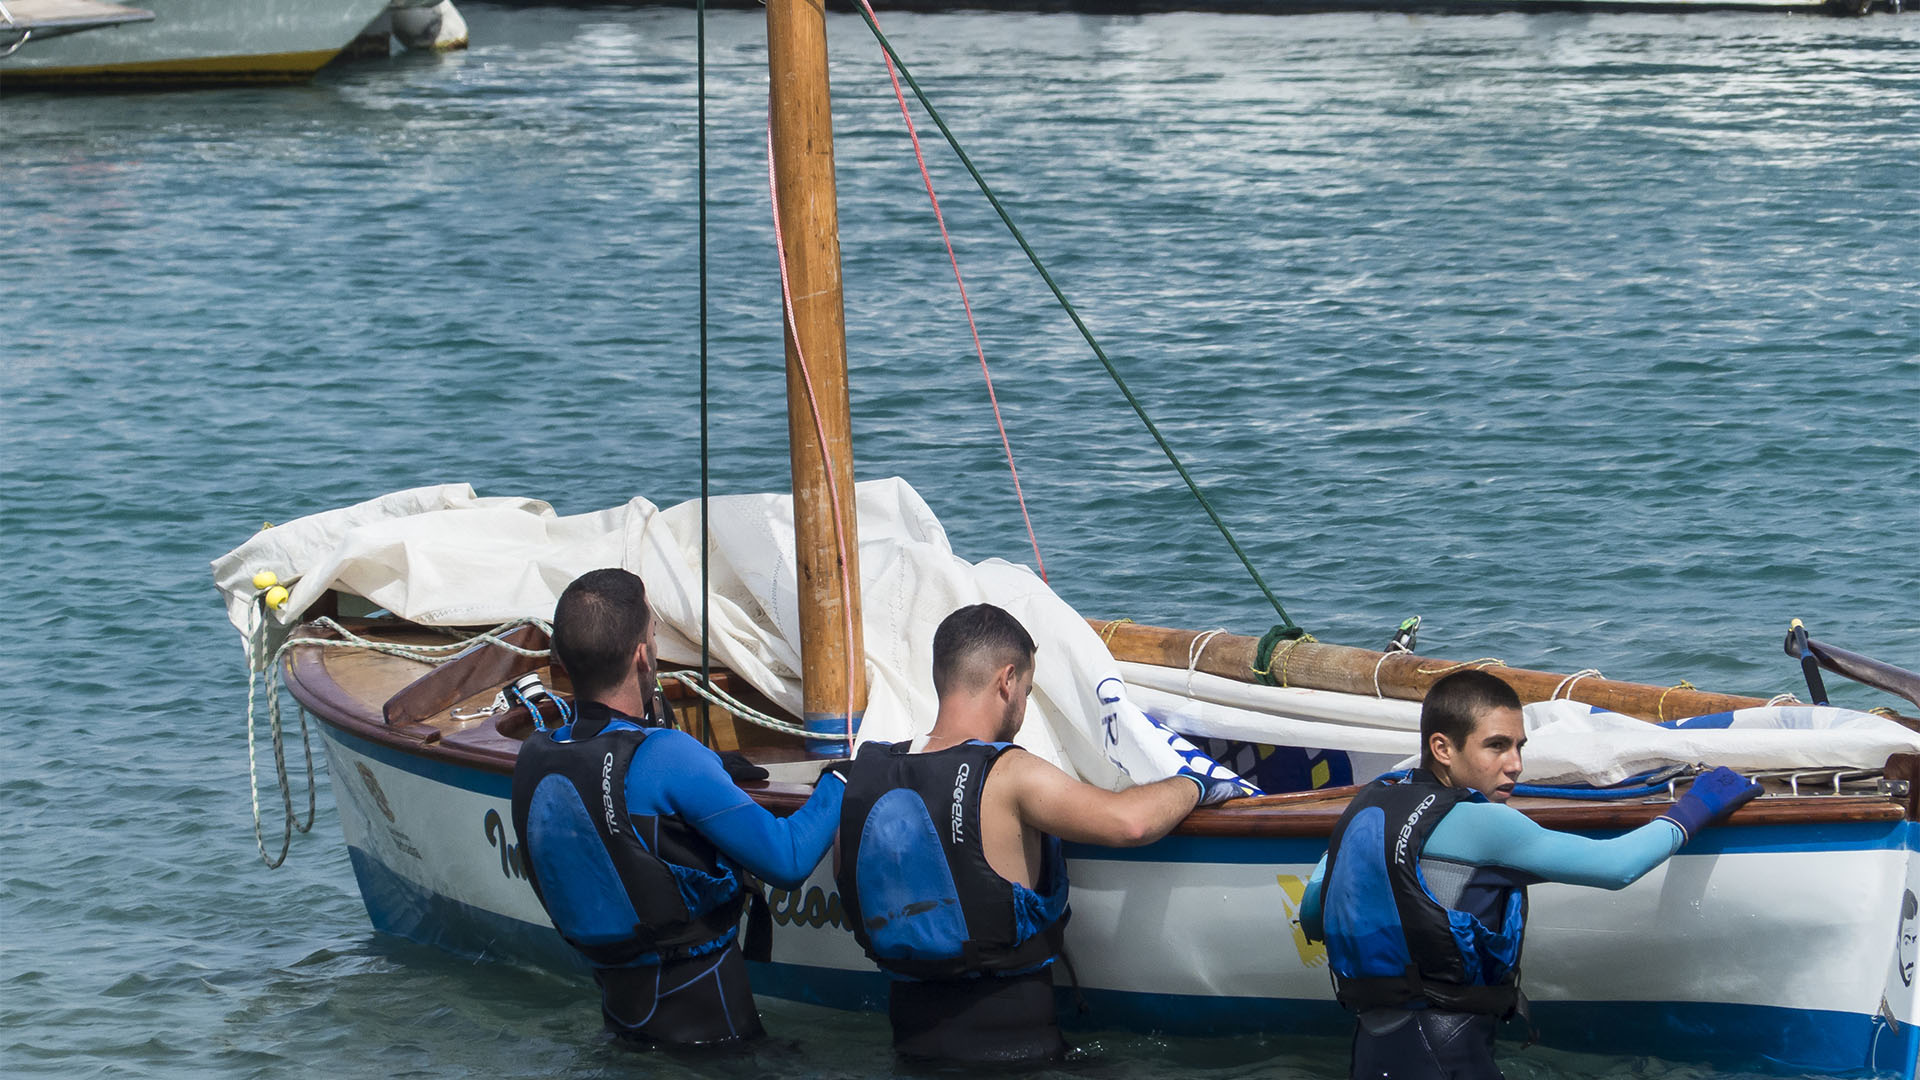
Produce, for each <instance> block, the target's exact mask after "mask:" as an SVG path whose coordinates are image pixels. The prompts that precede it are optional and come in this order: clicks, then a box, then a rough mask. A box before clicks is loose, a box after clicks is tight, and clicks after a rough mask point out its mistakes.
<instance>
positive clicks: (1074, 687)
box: [213, 479, 1232, 790]
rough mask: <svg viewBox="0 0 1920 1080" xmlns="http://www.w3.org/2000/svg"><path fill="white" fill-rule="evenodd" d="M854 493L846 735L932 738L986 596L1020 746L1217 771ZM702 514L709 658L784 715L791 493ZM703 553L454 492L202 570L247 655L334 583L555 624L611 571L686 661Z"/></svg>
mask: <svg viewBox="0 0 1920 1080" xmlns="http://www.w3.org/2000/svg"><path fill="white" fill-rule="evenodd" d="M855 499H856V503H857V514H858V518H859V522H858V529H859V537H860V572H861V574H860V576H861V599H862V630H863V634H864V639H865V645H866V671H867V682H868V688H869V690H868V700H867V708H866V714H865V719H864V721H863V723H862V727H861V729H860V739H861V741H867V740H870V739H880V740H885V741H894V740H899V739H905V738H911V737H913V736H915V735H919V734H922V733H924V732H925V731H927V730H928V729H929V728H931V727H932V724H933V718H934V714H935V711H936V708H935V707H936V702H935V699H934V695H933V685H932V676H931V672H932V666H933V657H932V643H933V631H934V629H935V627H937V626H938V625H939V623H940V620H942V619H943V618H945V617H946V616H947V614H948V613H950V612H951V611H953V610H954V609H955V608H957V607H961V606H964V605H966V604H972V603H979V602H983V601H988V602H992V603H995V604H998V605H999V606H1001V607H1003V608H1006V609H1007V610H1008V611H1010V612H1012V613H1013V615H1014V616H1015V617H1016V618H1018V619H1019V620H1020V621H1021V623H1022V624H1023V625H1025V626H1026V628H1027V630H1028V631H1029V632H1030V633H1032V635H1033V637H1034V640H1035V641H1037V642H1039V643H1040V648H1039V653H1038V656H1037V658H1036V661H1037V662H1036V670H1035V674H1034V690H1033V698H1032V700H1031V702H1030V704H1029V707H1028V718H1027V723H1026V726H1025V727H1024V728H1023V729H1022V731H1021V733H1020V739H1019V741H1020V743H1021V744H1022V745H1023V746H1026V747H1027V748H1028V749H1030V750H1032V751H1034V752H1035V753H1038V754H1040V755H1041V756H1042V757H1045V758H1047V759H1048V760H1049V761H1052V762H1054V763H1055V764H1057V765H1060V766H1061V767H1062V768H1065V769H1067V770H1068V771H1070V772H1072V773H1074V774H1076V775H1078V776H1080V777H1081V778H1083V779H1085V780H1087V781H1089V782H1091V783H1095V784H1100V785H1102V786H1104V787H1108V788H1113V789H1116V790H1117V789H1119V788H1122V787H1125V786H1127V785H1128V784H1130V783H1138V782H1145V781H1148V780H1154V779H1160V778H1163V777H1166V776H1170V775H1172V774H1173V773H1174V772H1175V771H1177V770H1179V769H1181V768H1182V767H1188V768H1200V769H1201V770H1203V771H1211V772H1212V773H1213V775H1215V776H1216V778H1220V779H1230V778H1232V774H1231V773H1229V772H1226V771H1225V770H1224V769H1219V767H1218V766H1214V765H1212V763H1211V762H1208V761H1206V760H1205V759H1204V758H1203V757H1197V756H1196V753H1197V752H1195V751H1194V750H1193V748H1192V747H1191V745H1190V744H1188V743H1186V741H1185V740H1183V739H1179V738H1178V737H1177V736H1171V735H1170V733H1168V732H1166V731H1164V730H1163V729H1160V728H1158V727H1156V726H1155V725H1154V724H1153V723H1152V721H1150V720H1148V719H1147V717H1146V715H1145V714H1144V713H1143V712H1141V711H1140V710H1139V709H1138V708H1136V707H1135V706H1134V705H1133V704H1132V703H1131V702H1130V701H1128V700H1127V699H1126V697H1125V695H1124V693H1120V694H1115V693H1114V692H1113V688H1114V687H1117V686H1120V685H1122V684H1121V682H1120V678H1119V669H1118V665H1117V664H1116V663H1115V662H1114V660H1113V657H1112V656H1111V655H1110V654H1109V653H1108V652H1107V650H1106V648H1105V646H1104V645H1103V644H1102V643H1101V641H1100V639H1099V637H1098V636H1097V635H1096V634H1094V632H1093V631H1092V630H1091V629H1090V628H1089V627H1088V626H1087V624H1086V622H1085V621H1084V620H1083V619H1081V618H1080V616H1079V615H1077V614H1076V613H1075V612H1074V610H1073V609H1072V608H1071V607H1069V606H1068V605H1067V604H1066V602H1065V601H1063V600H1061V599H1060V598H1059V597H1058V596H1056V595H1054V593H1053V591H1052V590H1051V589H1049V588H1048V587H1047V586H1046V584H1045V583H1044V582H1042V581H1041V580H1040V579H1039V578H1038V577H1036V576H1034V574H1033V573H1032V572H1031V571H1030V570H1028V569H1027V568H1026V567H1023V566H1016V565H1014V564H1012V563H1007V562H1003V561H1001V560H998V559H990V560H987V561H985V562H982V563H969V562H967V561H965V560H964V559H961V558H959V557H957V556H955V555H954V554H953V551H952V548H951V547H950V546H949V545H948V543H947V536H946V531H945V530H944V529H942V528H941V526H940V522H939V520H938V519H937V518H935V517H934V515H933V512H932V511H931V510H930V509H928V508H927V505H926V503H925V502H923V501H922V500H921V498H920V496H919V494H918V493H917V492H915V491H914V490H913V488H912V487H911V486H909V485H908V484H907V483H906V482H905V481H903V480H899V479H889V480H875V481H869V482H866V483H862V484H859V485H858V486H857V488H856V493H855ZM710 512H711V518H712V525H711V533H712V537H713V545H712V549H711V559H710V564H711V565H710V570H711V580H712V600H711V611H710V619H711V623H710V632H709V642H710V647H711V649H712V652H713V656H714V660H715V661H716V663H718V664H720V665H722V666H725V667H727V668H730V669H732V670H733V671H734V672H735V673H737V674H738V675H740V676H741V677H742V678H744V679H746V680H747V682H749V683H751V684H752V685H753V686H754V687H756V688H757V689H759V690H760V691H761V692H763V693H765V694H766V695H767V696H768V697H770V698H772V699H773V700H774V701H775V702H777V703H779V704H780V705H781V706H782V707H783V708H786V709H787V710H788V711H790V712H793V713H795V714H798V713H799V712H800V711H801V697H800V647H799V642H800V613H799V597H798V590H797V588H796V585H795V580H796V579H795V570H794V566H795V562H794V539H793V501H792V498H791V497H790V496H786V495H740V496H727V497H723V498H718V499H714V500H712V502H711V504H710ZM700 543H701V540H700V506H699V503H698V502H687V503H682V504H680V505H678V506H673V507H669V508H667V509H665V510H661V509H659V508H657V507H655V506H654V505H653V504H652V503H650V502H648V501H647V500H645V499H638V498H636V499H634V500H633V501H631V502H629V503H627V504H626V505H625V506H621V507H615V508H612V509H609V510H603V511H599V512H597V513H591V514H581V515H576V516H572V517H560V516H557V515H556V514H555V513H554V512H553V508H552V507H551V506H549V505H548V504H546V503H544V502H539V501H537V500H532V499H498V498H494V499H482V498H478V497H476V496H475V494H474V492H473V489H472V488H471V487H469V486H467V485H464V484H455V485H444V486H440V487H431V488H416V489H413V490H410V491H401V492H395V493H393V494H391V495H386V496H383V497H381V498H378V499H374V500H370V501H368V502H365V503H361V504H359V505H356V506H352V507H347V508H345V509H341V510H334V511H329V512H326V513H322V514H316V515H313V516H311V517H306V518H301V519H299V520H298V521H294V522H289V523H288V524H285V525H281V526H278V527H275V528H271V529H265V530H262V531H261V532H260V533H258V534H256V535H255V536H254V537H253V538H252V539H250V540H248V541H247V542H246V543H245V544H243V545H241V546H240V547H239V548H237V549H235V550H234V551H233V552H231V553H229V554H227V555H226V556H223V557H222V558H221V559H219V560H217V561H216V562H215V563H214V565H213V571H214V579H215V582H216V584H217V585H218V586H219V587H220V589H221V591H222V592H223V593H225V594H226V599H227V611H228V616H229V618H230V619H231V620H232V622H233V624H234V626H235V627H236V628H238V629H239V631H240V633H241V636H242V639H243V641H245V642H246V647H247V649H248V650H249V659H250V660H253V661H255V662H257V661H258V659H259V652H260V651H261V650H262V649H264V648H268V647H271V646H272V644H274V643H275V642H276V641H277V640H278V637H279V635H282V634H284V633H285V632H286V630H287V628H289V627H291V626H292V625H293V624H294V623H296V622H298V621H299V618H300V614H301V613H302V612H304V611H305V610H306V609H307V608H308V607H309V606H311V605H312V604H313V603H314V601H316V600H318V599H319V598H320V597H321V595H322V594H323V593H324V592H325V591H326V590H327V589H330V588H335V589H341V590H344V591H346V592H350V593H353V594H356V595H359V596H362V597H364V598H366V599H367V600H369V601H371V602H372V603H374V604H376V605H378V606H380V607H382V608H385V609H386V610H388V611H390V612H392V613H393V614H395V615H398V616H400V617H402V618H405V619H410V620H413V621H415V622H420V623H425V624H429V625H462V626H472V625H484V624H493V623H500V622H506V621H509V620H512V619H519V618H528V617H538V618H550V617H551V616H552V614H553V606H554V602H555V601H556V600H557V599H558V597H559V595H560V592H561V591H562V590H563V589H565V588H566V586H567V584H568V583H569V582H571V581H572V580H573V579H574V578H576V577H578V576H579V575H580V574H583V573H585V572H587V571H589V570H593V569H597V568H600V567H605V566H621V567H625V568H627V569H629V570H632V571H634V572H635V573H637V574H639V575H640V577H641V578H642V579H643V580H644V581H645V582H646V583H647V595H648V600H649V601H650V603H651V605H652V607H653V610H654V613H655V614H656V615H658V616H659V617H660V621H661V624H662V625H661V627H660V632H659V646H660V653H661V657H662V658H663V659H664V660H667V661H669V662H677V663H689V664H690V663H697V662H698V661H699V659H700V651H699V640H700V614H701V613H700ZM262 570H270V571H273V572H274V574H275V575H276V576H277V577H278V578H279V579H280V581H281V582H282V583H284V584H286V585H287V586H288V587H289V589H290V596H289V598H288V601H287V603H286V604H284V605H283V606H282V607H281V609H280V610H279V611H277V612H272V613H269V612H267V611H266V609H265V608H264V606H263V605H262V604H260V602H259V600H258V592H259V590H257V589H255V588H254V586H253V577H254V575H255V574H256V573H258V572H260V571H262ZM263 631H265V633H263ZM1103 691H1104V697H1103Z"/></svg>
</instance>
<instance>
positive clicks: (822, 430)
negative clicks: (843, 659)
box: [767, 97, 853, 757]
mask: <svg viewBox="0 0 1920 1080" xmlns="http://www.w3.org/2000/svg"><path fill="white" fill-rule="evenodd" d="M767 193H768V195H769V196H770V197H771V199H772V203H773V245H774V249H775V251H776V252H777V253H778V254H779V256H780V300H781V303H782V304H783V305H784V306H785V308H786V312H787V331H788V333H789V334H790V335H791V336H792V338H793V358H794V361H795V362H796V363H798V364H799V366H800V379H801V381H802V382H804V383H806V387H807V411H808V412H810V413H812V414H813V431H814V434H815V436H817V437H818V438H819V440H820V464H821V467H822V468H823V469H824V470H825V472H826V474H827V498H828V499H829V500H830V501H831V502H832V503H833V536H834V541H835V543H836V544H837V545H838V554H839V559H840V612H841V615H842V616H844V618H845V620H846V633H847V650H846V652H847V711H846V713H845V717H844V719H845V721H846V740H847V756H848V757H852V756H853V579H852V576H851V575H850V573H849V572H848V567H847V560H848V550H847V529H846V524H845V523H844V522H843V521H842V520H841V514H840V482H839V481H838V480H836V479H835V478H834V475H833V447H832V446H830V445H828V444H827V428H826V424H825V423H824V422H822V421H821V419H820V402H819V401H818V400H817V397H816V395H815V394H814V392H813V373H812V372H811V371H810V370H808V368H807V357H806V353H805V352H804V351H802V349H801V347H800V320H799V319H798V318H797V317H795V315H794V313H793V286H792V284H791V282H790V281H789V280H788V275H787V239H786V234H785V233H783V232H782V231H781V228H780V179H779V177H778V176H776V175H775V174H774V168H773V99H772V97H768V99H767ZM794 486H795V491H794V498H795V500H796V503H795V507H794V509H795V513H796V515H797V514H798V511H799V506H798V502H797V500H798V498H799V495H800V492H799V490H798V488H799V485H798V484H796V485H794ZM814 737H815V738H818V737H819V733H818V732H816V733H815V735H814Z"/></svg>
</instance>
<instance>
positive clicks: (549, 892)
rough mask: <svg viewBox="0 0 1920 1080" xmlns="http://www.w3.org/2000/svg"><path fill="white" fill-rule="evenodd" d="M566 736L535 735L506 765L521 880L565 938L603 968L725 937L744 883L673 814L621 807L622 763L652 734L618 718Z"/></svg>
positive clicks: (688, 950) (682, 952) (735, 922)
mask: <svg viewBox="0 0 1920 1080" xmlns="http://www.w3.org/2000/svg"><path fill="white" fill-rule="evenodd" d="M592 708H593V706H592V705H591V704H589V705H587V706H585V707H584V708H583V710H582V711H583V713H585V712H587V711H588V710H590V709H592ZM596 719H597V718H596ZM572 735H573V725H569V726H567V727H563V728H560V729H559V730H557V731H553V732H546V731H536V732H534V733H533V734H532V735H529V736H528V737H527V740H526V742H525V743H524V744H523V745H522V746H521V747H520V756H519V759H518V760H517V761H516V762H515V763H514V767H513V828H514V831H515V832H516V833H517V834H518V835H519V836H520V839H521V844H522V847H523V850H524V853H525V860H524V862H525V865H526V871H527V880H528V881H529V882H531V883H532V885H533V891H534V894H535V895H536V896H538V897H539V898H540V903H541V906H543V907H545V908H546V909H547V915H548V916H549V917H550V918H552V919H553V925H554V928H555V929H557V930H559V931H560V936H561V937H563V938H565V939H566V941H567V943H568V944H569V945H572V946H573V947H574V948H575V949H578V950H579V951H580V953H581V954H582V955H583V956H585V957H586V958H587V960H588V961H589V962H591V963H593V964H595V965H596V966H599V967H625V966H629V965H636V964H654V963H659V962H661V961H663V960H674V959H679V958H682V957H686V956H691V955H697V954H699V953H702V952H706V951H709V950H710V949H711V948H712V947H713V946H714V945H715V944H716V943H718V942H721V941H723V940H725V939H728V938H731V937H732V935H733V934H734V932H735V931H736V929H737V928H738V926H739V922H740V911H741V907H742V905H743V904H745V902H746V890H745V889H743V888H742V887H741V884H740V881H739V878H738V876H737V875H735V873H734V872H733V870H732V868H731V867H729V866H728V865H726V863H724V862H723V861H722V860H721V858H720V852H719V850H718V849H716V848H715V847H714V846H713V844H712V842H711V841H709V840H707V838H706V837H704V836H701V835H700V834H699V833H698V832H696V831H695V830H694V829H693V828H692V827H690V826H689V825H687V823H686V822H684V821H681V820H680V819H679V818H677V817H673V816H654V815H629V814H628V813H627V768H628V766H629V765H631V764H632V762H633V755H634V751H636V750H638V749H639V748H640V744H641V743H642V742H644V741H645V740H646V738H647V736H648V729H647V728H645V727H642V726H640V725H639V724H637V723H635V722H633V721H632V720H631V719H630V718H628V717H624V716H621V715H619V714H617V713H614V714H611V716H610V718H609V719H608V720H607V723H606V727H605V728H604V729H602V730H601V731H600V732H599V733H598V734H595V735H593V736H591V737H589V738H583V739H578V740H575V739H573V737H572ZM683 880H684V882H685V883H686V885H687V886H688V887H686V888H683Z"/></svg>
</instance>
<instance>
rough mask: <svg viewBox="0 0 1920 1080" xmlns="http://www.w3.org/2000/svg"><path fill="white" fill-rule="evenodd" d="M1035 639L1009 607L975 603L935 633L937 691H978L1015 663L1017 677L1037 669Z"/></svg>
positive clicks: (954, 614)
mask: <svg viewBox="0 0 1920 1080" xmlns="http://www.w3.org/2000/svg"><path fill="white" fill-rule="evenodd" d="M1033 650H1034V644H1033V636H1032V635H1030V634H1028V633H1027V628H1026V627H1024V626H1021V625H1020V620H1019V619H1016V618H1014V617H1013V616H1012V615H1010V614H1008V613H1007V611H1006V609H1005V608H999V607H995V606H994V605H992V604H971V605H969V606H967V607H963V608H961V609H960V610H959V611H956V612H954V613H953V614H951V615H949V616H947V617H946V618H945V619H942V620H941V621H940V628H939V629H938V630H935V631H934V632H933V692H934V693H935V694H936V695H938V696H940V697H945V696H946V695H947V691H948V690H949V689H954V690H977V689H979V688H980V686H981V685H983V683H984V680H985V679H986V678H988V677H990V676H991V675H993V674H994V673H996V672H998V671H999V670H1000V669H1001V668H1003V667H1006V666H1007V665H1009V664H1011V665H1012V666H1013V670H1014V674H1016V675H1024V674H1026V673H1027V672H1028V671H1031V670H1033Z"/></svg>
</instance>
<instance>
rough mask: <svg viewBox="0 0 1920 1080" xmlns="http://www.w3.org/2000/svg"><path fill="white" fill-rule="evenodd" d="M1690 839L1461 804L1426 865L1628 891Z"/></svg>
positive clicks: (1651, 829) (1662, 824) (1660, 828)
mask: <svg viewBox="0 0 1920 1080" xmlns="http://www.w3.org/2000/svg"><path fill="white" fill-rule="evenodd" d="M1686 839H1687V835H1686V833H1684V832H1682V831H1681V829H1680V826H1678V825H1675V824H1674V823H1673V822H1671V821H1668V820H1666V819H1665V818H1656V819H1654V820H1653V821H1650V822H1648V823H1647V824H1645V825H1642V826H1640V827H1639V828H1637V829H1635V830H1633V831H1632V832H1630V833H1627V834H1626V835H1625V836H1617V837H1614V838H1613V839H1611V840H1594V839H1590V838H1588V837H1585V836H1578V835H1575V834H1573V833H1565V832H1558V831H1555V830H1553V829H1549V828H1546V827H1545V826H1542V825H1538V824H1536V823H1535V822H1534V821H1533V819H1531V818H1529V817H1527V816H1526V815H1525V814H1522V813H1521V812H1520V811H1518V810H1515V809H1514V808H1513V807H1511V806H1505V805H1502V804H1500V803H1491V802H1485V803H1478V802H1469V803H1461V804H1459V805H1457V806H1455V807H1454V808H1453V809H1452V810H1451V811H1449V812H1448V814H1447V816H1446V817H1445V818H1442V819H1441V821H1440V824H1439V825H1437V826H1435V827H1434V830H1433V835H1432V836H1430V837H1428V838H1427V846H1426V848H1425V850H1424V851H1422V852H1421V856H1422V857H1423V858H1431V859H1444V860H1447V861H1449V862H1458V863H1467V864H1470V865H1474V866H1500V867H1505V868H1506V869H1509V870H1514V871H1518V872H1519V873H1521V874H1523V875H1526V876H1529V877H1531V878H1533V879H1535V880H1538V881H1557V882H1562V883H1565V884H1568V885H1588V886H1593V887H1595V888H1601V889H1624V888H1626V887H1627V886H1629V885H1631V884H1633V883H1634V882H1636V881H1638V880H1640V878H1641V877H1643V876H1645V875H1646V873H1647V871H1649V870H1652V869H1653V868H1654V867H1656V866H1659V865H1660V864H1661V863H1662V862H1665V861H1666V860H1667V859H1668V858H1670V857H1671V856H1672V855H1673V853H1674V852H1676V851H1679V850H1680V845H1681V844H1682V843H1685V842H1686ZM1326 874H1327V858H1326V856H1324V855H1322V856H1321V857H1320V863H1319V865H1317V866H1315V867H1314V868H1313V877H1312V878H1311V879H1309V880H1308V882H1307V888H1306V894H1305V896H1304V897H1302V899H1301V903H1300V922H1301V924H1302V925H1303V926H1305V927H1307V928H1308V930H1309V931H1310V933H1311V934H1312V936H1314V937H1316V938H1317V937H1320V936H1321V931H1322V929H1323V928H1322V926H1321V922H1322V900H1323V893H1324V888H1325V879H1326Z"/></svg>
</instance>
